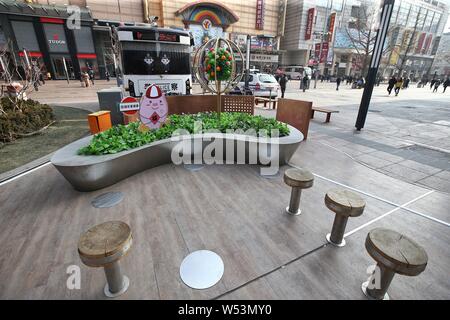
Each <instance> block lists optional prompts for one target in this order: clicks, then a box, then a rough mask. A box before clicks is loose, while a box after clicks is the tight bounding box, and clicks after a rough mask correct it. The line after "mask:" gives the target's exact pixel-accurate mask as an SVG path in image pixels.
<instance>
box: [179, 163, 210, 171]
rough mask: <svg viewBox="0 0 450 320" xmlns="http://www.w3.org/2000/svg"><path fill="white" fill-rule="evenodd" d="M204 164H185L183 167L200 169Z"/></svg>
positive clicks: (192, 169)
mask: <svg viewBox="0 0 450 320" xmlns="http://www.w3.org/2000/svg"><path fill="white" fill-rule="evenodd" d="M204 167H205V166H204V165H203V164H194V163H193V164H185V165H184V168H185V169H186V170H188V171H200V170H202V169H203V168H204Z"/></svg>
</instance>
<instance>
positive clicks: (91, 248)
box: [78, 221, 132, 298]
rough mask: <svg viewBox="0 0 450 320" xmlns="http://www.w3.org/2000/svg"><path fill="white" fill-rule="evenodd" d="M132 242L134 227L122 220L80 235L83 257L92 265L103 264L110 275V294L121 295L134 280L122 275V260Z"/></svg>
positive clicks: (79, 246) (109, 222)
mask: <svg viewBox="0 0 450 320" xmlns="http://www.w3.org/2000/svg"><path fill="white" fill-rule="evenodd" d="M131 245H132V234H131V229H130V227H129V226H128V225H127V224H126V223H124V222H121V221H108V222H105V223H102V224H99V225H96V226H94V227H92V228H90V229H89V230H88V231H86V232H85V233H84V234H82V235H81V237H80V240H79V242H78V253H79V255H80V259H81V261H82V262H83V263H84V264H85V265H87V266H89V267H103V270H104V272H105V276H106V285H105V288H104V293H105V295H106V296H107V297H110V298H114V297H117V296H119V295H121V294H123V293H124V292H125V291H127V289H128V286H129V284H130V280H129V279H128V278H127V277H126V276H124V275H123V274H122V271H121V268H120V262H119V261H120V259H122V258H123V257H124V256H125V255H126V254H127V253H128V251H129V250H130V248H131Z"/></svg>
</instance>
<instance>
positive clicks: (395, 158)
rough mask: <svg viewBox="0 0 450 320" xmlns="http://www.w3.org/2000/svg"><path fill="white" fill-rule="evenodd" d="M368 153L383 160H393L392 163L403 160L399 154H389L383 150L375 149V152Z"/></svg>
mask: <svg viewBox="0 0 450 320" xmlns="http://www.w3.org/2000/svg"><path fill="white" fill-rule="evenodd" d="M370 155H371V156H373V157H377V158H380V159H384V160H387V161H390V162H393V163H397V162H400V161H404V160H405V159H404V158H402V157H400V156H397V155H394V154H391V153H387V152H384V151H375V152H372V153H370Z"/></svg>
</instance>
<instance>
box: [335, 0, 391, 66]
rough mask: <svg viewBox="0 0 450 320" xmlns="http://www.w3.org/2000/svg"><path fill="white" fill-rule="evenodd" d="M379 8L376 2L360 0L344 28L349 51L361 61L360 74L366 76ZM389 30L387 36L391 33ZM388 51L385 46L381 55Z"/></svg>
mask: <svg viewBox="0 0 450 320" xmlns="http://www.w3.org/2000/svg"><path fill="white" fill-rule="evenodd" d="M378 13H379V7H378V6H377V5H376V2H374V1H370V0H362V1H361V3H360V5H359V6H353V7H352V18H353V19H352V20H351V21H350V22H349V23H348V24H347V25H346V26H345V27H344V29H345V34H346V36H347V38H348V40H349V42H350V44H351V49H352V50H354V52H356V54H357V55H358V56H359V60H360V61H361V72H362V74H363V75H365V74H367V72H368V70H369V63H370V58H371V56H372V52H373V48H374V45H375V40H376V37H377V30H376V28H375V26H376V25H378V22H379V21H378V20H379V15H378ZM391 31H392V29H391V28H389V29H388V31H387V34H388V35H389V34H390V33H391ZM389 50H390V46H389V45H388V46H385V47H384V49H383V54H384V53H386V52H387V51H389Z"/></svg>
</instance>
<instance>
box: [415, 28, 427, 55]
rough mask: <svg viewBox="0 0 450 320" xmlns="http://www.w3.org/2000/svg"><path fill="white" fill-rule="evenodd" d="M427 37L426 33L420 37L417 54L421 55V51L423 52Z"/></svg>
mask: <svg viewBox="0 0 450 320" xmlns="http://www.w3.org/2000/svg"><path fill="white" fill-rule="evenodd" d="M426 35H427V34H426V33H425V32H422V34H421V35H420V36H419V40H418V42H417V48H416V53H420V51H422V46H423V42H424V41H425V36H426Z"/></svg>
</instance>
